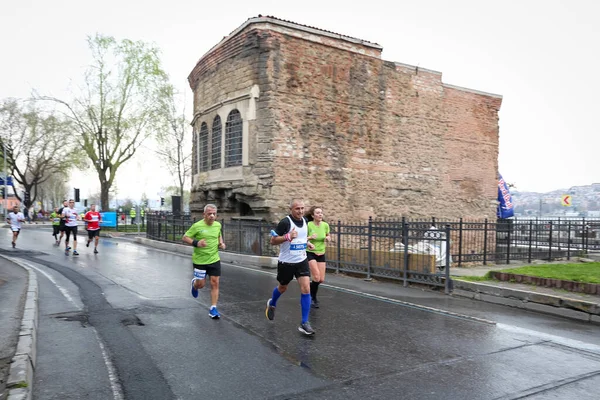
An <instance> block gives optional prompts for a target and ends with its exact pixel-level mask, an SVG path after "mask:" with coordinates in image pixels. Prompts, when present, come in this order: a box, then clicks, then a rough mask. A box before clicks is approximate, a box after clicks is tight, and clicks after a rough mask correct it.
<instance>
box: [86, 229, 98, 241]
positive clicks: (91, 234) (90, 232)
mask: <svg viewBox="0 0 600 400" xmlns="http://www.w3.org/2000/svg"><path fill="white" fill-rule="evenodd" d="M87 232H88V239H90V240H92V239H93V238H95V237H96V236H98V237H99V236H100V229H92V230H90V229H88V231H87Z"/></svg>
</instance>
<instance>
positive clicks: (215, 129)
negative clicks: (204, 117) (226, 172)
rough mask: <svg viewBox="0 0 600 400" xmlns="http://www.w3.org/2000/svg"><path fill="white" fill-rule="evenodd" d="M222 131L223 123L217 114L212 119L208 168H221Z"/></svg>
mask: <svg viewBox="0 0 600 400" xmlns="http://www.w3.org/2000/svg"><path fill="white" fill-rule="evenodd" d="M222 131H223V124H221V117H219V116H218V115H217V116H216V117H215V119H214V120H213V125H212V144H211V157H210V169H211V170H213V169H219V168H221V144H222V142H223V141H222V139H221V134H222Z"/></svg>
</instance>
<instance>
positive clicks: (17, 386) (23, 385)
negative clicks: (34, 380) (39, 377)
mask: <svg viewBox="0 0 600 400" xmlns="http://www.w3.org/2000/svg"><path fill="white" fill-rule="evenodd" d="M28 386H29V385H28V384H27V382H25V381H21V382H17V383H15V384H14V385H12V386H11V387H10V388H9V389H24V388H26V387H28Z"/></svg>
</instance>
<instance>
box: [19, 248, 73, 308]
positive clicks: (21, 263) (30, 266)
mask: <svg viewBox="0 0 600 400" xmlns="http://www.w3.org/2000/svg"><path fill="white" fill-rule="evenodd" d="M11 260H12V261H13V262H15V263H16V264H20V265H25V266H27V267H29V268H32V269H34V270H36V271H37V272H39V273H40V274H42V275H44V276H45V277H46V278H48V280H49V281H50V282H52V283H53V284H54V286H56V287H57V289H58V290H59V291H60V293H62V295H63V296H64V297H65V299H67V300H68V301H69V302H70V303H71V304H73V306H75V308H76V309H78V310H81V307H80V306H79V304H77V302H75V299H73V297H71V295H70V294H69V292H68V291H67V289H65V288H63V287H62V286H61V285H59V284H58V282H57V281H56V280H55V279H54V278H53V277H52V275H50V274H48V273H46V272H45V271H43V270H41V269H39V268H38V267H36V266H35V265H32V264H30V263H28V262H25V261H21V260H18V259H16V258H12V259H11Z"/></svg>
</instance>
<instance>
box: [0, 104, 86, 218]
mask: <svg viewBox="0 0 600 400" xmlns="http://www.w3.org/2000/svg"><path fill="white" fill-rule="evenodd" d="M0 129H1V130H2V134H1V135H0V146H6V162H7V164H8V170H9V173H10V175H12V176H13V180H14V181H16V182H17V183H19V184H20V185H21V187H22V188H23V190H24V191H25V192H27V193H29V199H27V201H25V200H26V199H24V198H21V196H20V195H19V192H18V191H17V190H16V189H15V188H14V181H13V189H14V192H15V196H16V197H17V198H18V199H19V200H20V201H21V202H22V203H23V205H24V206H25V207H30V206H31V205H32V204H33V203H34V202H35V201H36V199H37V197H38V194H39V190H38V187H39V185H41V184H43V183H44V182H46V181H47V180H48V179H50V177H52V176H53V175H54V174H62V175H65V174H66V173H67V172H68V171H69V169H70V168H71V167H73V166H78V165H79V162H80V160H81V158H80V154H81V150H80V149H79V148H78V147H77V146H73V144H72V143H69V142H68V141H66V140H65V138H67V137H68V135H69V133H70V129H71V126H70V124H69V123H68V122H67V121H65V120H62V119H60V118H58V117H56V116H55V115H53V114H48V113H45V112H43V111H42V110H40V109H39V108H37V107H36V105H35V103H30V104H29V107H27V108H24V106H23V105H22V103H21V102H19V101H18V100H15V99H5V100H3V102H2V103H1V104H0Z"/></svg>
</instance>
